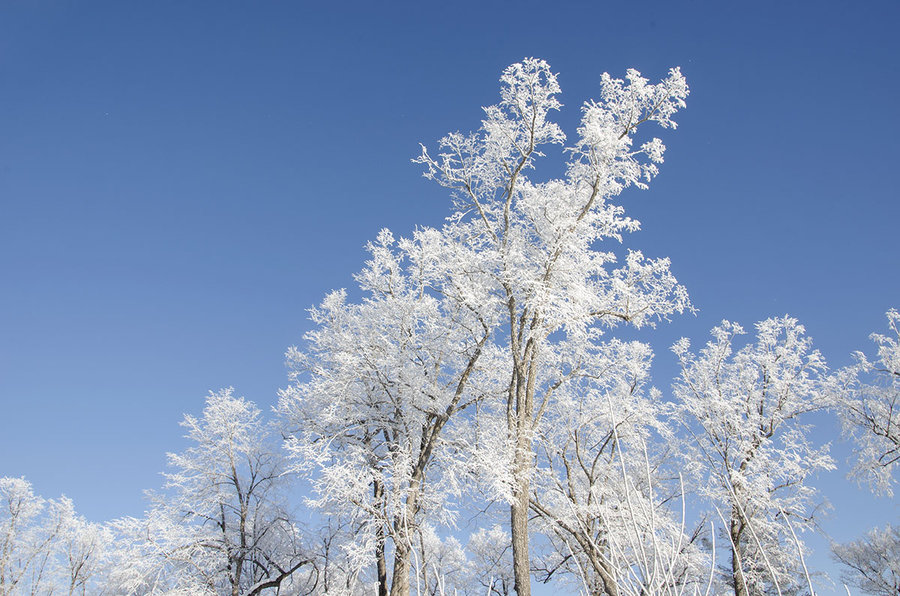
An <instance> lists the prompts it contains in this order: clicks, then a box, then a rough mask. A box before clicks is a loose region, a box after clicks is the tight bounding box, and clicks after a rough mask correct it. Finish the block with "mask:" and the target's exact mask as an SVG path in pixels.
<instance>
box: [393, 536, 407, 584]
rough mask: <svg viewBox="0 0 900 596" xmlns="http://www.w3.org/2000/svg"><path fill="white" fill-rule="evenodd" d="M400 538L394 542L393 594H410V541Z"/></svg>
mask: <svg viewBox="0 0 900 596" xmlns="http://www.w3.org/2000/svg"><path fill="white" fill-rule="evenodd" d="M402 542H403V541H401V540H398V541H397V542H396V543H395V544H394V575H393V577H392V578H391V596H409V571H410V565H409V559H410V553H411V550H412V549H411V548H410V544H409V543H405V544H403V543H402Z"/></svg>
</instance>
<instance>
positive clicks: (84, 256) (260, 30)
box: [0, 1, 900, 564]
mask: <svg viewBox="0 0 900 596" xmlns="http://www.w3.org/2000/svg"><path fill="white" fill-rule="evenodd" d="M560 4H561V5H560V6H555V5H553V4H551V3H547V2H532V1H524V2H516V3H507V2H495V3H484V2H478V3H476V2H454V3H441V4H439V5H438V4H437V3H422V2H417V3H413V2H391V3H373V2H366V3H362V2H359V3H352V2H335V3H331V4H330V5H326V3H299V2H297V3H287V2H271V3H252V4H251V3H237V2H192V3H182V2H152V3H151V2H145V3H134V2H131V3H122V2H112V1H110V2H99V1H97V2H25V1H10V2H5V3H3V4H2V6H0V475H14V476H18V475H25V476H26V477H28V479H29V480H31V481H32V482H33V483H34V485H35V489H36V491H38V492H39V493H41V494H43V495H45V496H55V495H59V494H60V493H65V494H66V495H68V496H69V497H71V498H73V499H74V500H75V503H76V506H77V508H78V510H79V511H80V512H82V513H83V514H85V515H87V516H88V517H89V518H92V519H96V520H99V519H109V518H112V517H116V516H120V515H138V514H140V513H141V512H142V511H143V508H144V505H145V503H144V501H143V500H142V496H141V491H142V490H143V489H147V488H154V487H158V486H159V485H160V482H161V478H160V476H159V472H160V471H161V470H163V469H164V466H165V455H164V454H165V452H166V451H174V450H179V449H181V448H182V446H183V445H184V443H183V441H182V440H181V434H182V432H181V431H182V429H181V428H179V426H178V421H179V420H180V419H181V416H182V413H183V412H198V411H199V410H200V409H202V405H203V397H204V395H205V394H206V392H207V391H208V390H210V389H217V388H219V387H225V386H234V387H235V390H236V393H238V394H240V395H245V396H246V397H248V398H249V399H252V400H254V401H256V402H257V403H259V404H260V405H261V407H263V408H267V407H268V406H270V405H272V404H273V403H274V402H275V400H276V391H277V389H278V388H279V387H282V386H285V385H286V382H287V381H286V374H285V369H284V364H283V354H284V351H285V350H286V348H287V347H288V346H290V345H291V344H296V343H299V342H301V340H302V335H303V333H304V331H305V330H307V329H308V328H309V325H308V323H307V321H306V309H307V308H308V307H309V306H311V305H313V304H315V303H317V302H318V301H319V300H320V299H321V298H322V297H323V296H324V295H325V293H326V292H328V291H329V290H330V289H333V288H338V287H345V286H349V285H351V284H352V277H351V276H352V274H353V273H354V272H355V271H357V270H358V269H359V268H360V267H361V265H362V262H363V260H364V258H365V255H364V252H363V245H364V244H365V242H366V241H367V240H369V239H372V238H374V236H375V234H376V233H377V231H378V230H379V229H380V228H382V227H390V228H391V229H392V230H394V232H395V233H396V234H398V235H404V234H408V233H410V232H411V231H412V230H413V228H414V227H415V226H416V225H439V224H440V222H441V220H442V218H443V217H444V216H445V215H446V214H447V213H448V210H449V200H448V197H447V196H446V194H445V193H444V192H443V190H442V189H440V188H439V187H437V186H436V185H434V184H431V183H429V182H428V181H426V180H424V179H423V178H421V176H420V174H421V171H420V169H419V168H418V167H417V166H416V165H414V164H411V163H410V159H411V158H412V157H414V156H415V155H416V154H417V152H418V143H419V142H423V143H426V144H428V145H430V146H432V147H433V146H434V145H435V141H436V139H438V138H439V137H441V136H443V135H444V134H445V133H447V132H449V131H451V130H470V129H474V128H477V126H478V124H479V120H480V116H481V112H480V106H483V105H488V104H491V103H494V102H495V101H496V98H497V90H498V83H497V79H498V77H499V73H500V71H501V70H502V69H503V67H505V66H506V65H508V64H510V63H512V62H515V61H518V60H520V59H521V58H523V57H525V56H536V57H540V58H544V59H546V60H547V61H548V62H549V63H550V64H551V66H552V67H553V69H554V70H555V71H556V72H558V73H560V83H561V85H562V88H563V95H562V101H563V103H564V104H566V107H565V108H564V109H563V112H562V114H561V115H560V122H561V124H562V125H563V127H564V129H565V130H566V131H567V132H568V133H569V134H570V135H572V134H574V127H575V125H576V123H577V119H578V115H579V112H578V107H579V106H580V104H581V103H582V101H584V100H585V99H587V98H590V97H593V96H596V95H597V94H598V90H599V79H600V74H601V73H602V72H604V71H608V72H610V73H611V74H613V75H615V76H622V75H623V74H624V72H625V69H626V68H629V67H633V68H636V69H638V70H640V71H641V72H642V73H644V74H645V75H647V76H649V77H651V78H658V77H660V76H663V75H664V74H665V72H666V71H667V69H668V68H669V67H671V66H680V67H681V68H682V71H683V72H684V74H685V75H686V76H687V78H688V82H689V83H690V85H691V89H692V93H691V96H690V98H689V101H688V109H687V110H686V111H684V112H683V113H682V114H681V115H680V116H679V118H678V121H679V124H680V126H679V129H678V130H677V131H676V132H674V133H672V132H669V131H664V134H663V137H664V140H665V141H666V144H667V145H668V148H669V149H668V152H667V155H666V163H665V164H664V165H663V167H662V172H661V175H660V176H659V177H658V178H657V180H656V181H655V182H654V184H653V185H652V188H651V189H650V191H648V192H638V191H633V192H629V193H628V194H627V195H626V196H623V201H624V204H625V206H626V209H627V210H628V212H629V213H630V214H631V215H632V216H634V217H637V218H638V219H640V220H641V221H642V223H643V228H644V229H643V230H642V231H641V232H639V233H637V234H634V235H633V236H632V237H631V238H630V239H629V240H628V244H629V246H633V247H635V248H640V249H642V250H643V251H644V252H645V253H646V254H648V255H650V256H669V257H671V259H672V262H673V271H674V272H675V274H676V275H677V276H678V277H679V279H680V281H682V283H684V284H685V285H686V286H687V288H688V290H689V292H690V294H691V297H692V299H693V301H694V303H695V305H696V306H697V307H698V308H699V312H698V314H697V315H696V316H683V317H680V318H678V319H676V320H675V321H673V323H672V324H670V325H664V326H662V327H660V328H658V329H656V330H655V331H654V332H653V333H648V334H647V335H646V338H647V339H648V340H649V341H651V342H652V343H653V345H654V347H655V349H656V351H657V360H656V367H655V375H654V378H655V383H656V384H657V385H658V386H659V387H660V388H662V389H664V390H666V391H667V388H668V384H669V381H670V379H671V377H672V374H673V373H674V361H673V358H672V356H671V355H670V354H669V353H668V346H669V345H671V343H672V342H673V341H674V340H675V339H677V338H678V337H680V336H682V335H686V336H689V337H691V338H692V339H693V340H694V343H695V345H699V344H700V343H702V342H704V341H706V338H707V334H708V331H709V329H710V328H711V327H712V326H713V325H715V324H716V323H717V322H719V321H720V320H721V319H723V318H729V319H732V320H737V321H739V322H741V323H742V324H744V325H745V327H748V328H749V327H750V326H752V323H753V322H754V321H757V320H759V319H763V318H765V317H768V316H773V315H782V314H785V313H789V314H791V315H793V316H795V317H797V318H799V319H800V320H801V322H803V323H804V324H805V325H806V327H807V330H808V332H809V334H810V335H811V336H812V337H813V338H814V340H815V343H816V346H817V347H819V348H820V349H821V350H822V351H823V353H824V354H825V356H826V358H827V360H828V362H829V364H831V365H832V367H838V366H843V365H846V364H848V363H849V362H850V357H849V354H850V352H851V351H853V350H857V349H863V350H867V351H869V352H871V351H872V350H871V343H870V342H869V340H868V339H867V337H868V334H869V333H871V332H873V331H883V330H884V329H886V327H885V319H884V316H883V315H884V312H885V310H887V309H888V308H890V307H900V276H898V271H900V240H898V238H900V235H898V233H897V227H898V226H897V222H898V221H900V201H898V191H897V190H896V189H897V186H896V176H895V174H896V170H897V166H896V161H897V157H898V144H897V143H898V139H900V117H898V112H897V109H896V101H897V97H900V41H898V38H897V36H896V27H897V23H898V22H900V19H898V17H900V4H898V3H896V2H866V3H857V4H855V5H854V4H852V3H850V2H847V3H839V2H816V3H812V2H805V3H801V2H762V3H752V4H751V3H740V4H738V3H722V2H717V3H714V2H682V3H674V2H631V3H622V2H620V3H606V2H569V3H560ZM557 173H558V172H555V173H554V174H557ZM833 430H834V429H831V431H828V430H827V428H825V429H824V430H822V431H821V432H822V433H823V435H822V437H821V438H822V439H823V440H827V439H828V438H830V436H829V435H828V433H829V432H833ZM837 447H838V451H837V454H838V455H839V456H841V454H842V453H843V451H841V449H843V447H841V446H840V445H837ZM821 484H822V487H823V490H825V492H827V493H829V494H830V495H831V498H832V501H833V503H834V506H835V511H834V514H833V518H832V520H830V521H829V522H828V524H827V526H826V527H827V529H829V531H831V532H832V533H833V534H834V535H835V536H836V537H837V538H838V539H841V540H846V539H848V538H851V537H853V536H857V535H859V534H861V533H862V532H863V531H864V530H866V529H868V528H869V527H871V526H873V525H876V524H884V523H886V522H888V521H896V519H897V518H898V515H897V514H898V509H897V507H896V505H893V504H892V503H891V502H889V501H886V500H884V499H882V500H875V499H873V498H872V497H870V496H869V495H868V493H867V492H865V491H861V490H857V489H856V488H855V487H853V486H848V485H847V483H846V482H844V481H843V480H842V476H841V473H836V474H834V475H830V476H828V477H826V478H822V480H821ZM823 564H824V563H823Z"/></svg>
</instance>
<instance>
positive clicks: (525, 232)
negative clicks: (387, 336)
mask: <svg viewBox="0 0 900 596" xmlns="http://www.w3.org/2000/svg"><path fill="white" fill-rule="evenodd" d="M500 80H501V91H500V95H501V100H500V103H499V104H497V105H493V106H490V107H487V108H485V109H484V113H485V118H484V120H483V121H482V125H481V128H480V129H479V130H478V131H477V132H476V133H473V134H468V135H465V134H461V133H452V134H450V135H448V136H446V137H444V138H443V139H441V141H440V143H439V145H440V149H439V153H438V154H437V155H432V154H431V153H429V152H428V151H427V150H426V149H425V148H424V147H423V150H422V154H421V156H420V157H419V158H418V160H417V161H418V162H419V163H421V164H423V165H424V167H425V176H426V177H427V178H429V179H432V180H434V181H436V182H437V183H439V184H440V185H442V186H444V187H446V188H449V189H450V190H451V191H452V192H453V196H454V211H453V213H452V214H451V215H450V217H449V218H448V219H447V222H446V224H445V225H444V226H443V227H442V229H441V230H440V231H437V230H430V229H424V230H419V231H417V232H416V234H415V235H414V237H413V241H414V242H415V244H416V246H417V247H419V248H418V249H417V250H420V251H421V252H422V253H427V254H429V259H430V261H431V262H433V263H434V264H435V266H434V267H432V271H433V273H432V274H431V276H432V279H433V280H434V281H433V284H434V286H435V288H436V290H437V291H438V292H440V294H441V295H442V296H445V297H447V298H450V299H452V300H454V301H455V302H456V303H457V304H458V305H459V308H460V309H464V310H469V311H471V312H472V313H476V314H477V318H478V319H479V320H481V321H483V322H484V323H485V324H487V325H488V326H489V328H490V330H491V331H492V333H491V341H492V342H493V349H492V350H491V351H492V352H494V353H496V354H498V355H499V357H500V358H501V359H500V360H499V361H498V364H497V366H496V370H495V374H496V377H497V384H498V385H500V386H502V387H503V388H504V393H503V395H502V396H500V397H499V398H498V399H496V400H493V401H492V402H491V403H486V405H485V407H484V409H482V410H481V412H480V413H481V416H482V419H483V420H485V422H488V421H490V422H492V423H493V422H496V423H497V424H495V425H494V427H493V429H492V430H487V429H485V430H484V432H482V434H481V436H480V437H479V441H478V442H477V444H476V443H474V442H473V445H474V446H475V447H477V448H479V449H480V450H481V451H482V454H481V455H479V454H478V453H473V454H472V455H471V458H472V461H474V462H480V463H483V464H486V466H485V469H484V473H483V474H482V478H486V479H492V484H493V489H494V490H495V495H496V497H497V498H502V499H504V500H506V501H507V502H509V504H510V527H511V540H512V551H513V568H514V574H515V590H516V592H517V593H518V594H519V596H528V595H529V594H530V593H531V584H530V556H529V529H528V519H529V516H530V512H531V502H530V500H531V496H532V480H533V476H534V473H535V452H534V450H535V444H534V441H535V438H536V432H537V429H538V428H539V427H540V425H541V422H542V418H543V417H544V415H545V413H546V412H547V410H548V407H549V406H550V404H551V403H552V402H553V400H554V399H555V394H556V393H557V392H558V391H559V390H560V388H561V386H562V385H564V384H566V383H568V382H569V380H570V379H572V378H573V377H577V374H576V375H574V376H573V374H572V373H573V372H577V371H578V370H579V369H580V367H581V366H582V363H583V362H584V361H585V360H586V358H587V357H588V356H589V354H590V348H591V346H593V345H594V342H596V341H597V338H598V337H599V336H600V335H601V333H602V332H603V331H604V330H605V329H608V328H610V327H613V326H615V325H616V324H618V323H628V324H631V325H634V326H636V327H639V326H641V325H645V324H651V323H652V322H653V321H655V320H657V319H659V318H664V317H667V316H669V315H671V314H672V313H675V312H680V311H682V310H684V309H685V308H687V307H688V306H689V305H688V299H687V294H686V292H685V290H684V288H682V287H681V286H679V285H678V284H677V282H676V280H675V278H674V276H673V275H672V274H671V273H670V271H669V261H668V260H667V259H658V260H651V259H645V258H644V256H643V255H642V254H641V253H640V252H637V251H632V252H628V253H627V254H626V255H624V258H623V259H622V262H621V263H619V264H617V263H616V260H617V258H616V255H615V253H614V252H612V250H611V249H610V248H607V246H608V245H607V244H604V241H606V242H614V243H618V242H620V241H621V240H622V236H623V235H624V234H626V233H628V232H632V231H635V230H637V229H638V227H639V224H638V222H636V221H634V220H632V219H630V218H628V217H626V216H625V215H624V211H623V209H622V207H621V206H619V205H617V204H615V203H614V202H613V199H614V197H616V196H617V195H619V194H620V193H621V192H622V191H623V190H624V189H626V188H628V187H630V186H636V187H639V188H645V187H646V185H647V182H649V180H650V179H651V178H652V177H653V176H654V175H655V174H656V173H657V164H658V163H660V162H661V161H662V156H663V150H664V146H663V144H662V143H661V142H660V140H659V139H648V140H647V141H646V142H644V143H642V144H640V145H639V146H635V140H634V139H635V133H636V130H637V128H638V127H639V126H640V125H642V124H644V123H647V122H651V121H652V122H656V123H657V124H659V125H661V126H663V127H674V126H675V123H674V121H673V120H672V117H673V116H674V114H675V112H676V111H677V110H678V109H680V108H682V107H684V105H685V103H684V100H685V98H686V96H687V94H688V88H687V84H686V83H685V79H684V77H683V76H682V75H681V73H680V72H679V71H678V69H673V70H672V71H670V72H669V75H668V76H667V77H666V78H665V79H664V80H663V81H662V82H660V83H658V84H650V83H649V82H648V81H647V79H645V78H643V77H641V76H640V73H638V72H637V71H635V70H629V71H628V73H627V81H622V80H617V79H614V78H612V77H610V76H609V75H606V74H604V75H603V78H602V87H601V90H600V93H601V99H600V101H596V102H595V101H591V102H587V103H585V104H584V106H583V108H582V119H581V125H580V127H579V128H578V131H577V139H576V140H575V142H574V143H573V145H572V146H571V147H570V148H569V149H568V152H567V155H568V160H567V163H566V166H565V175H564V177H563V178H561V179H548V178H549V177H546V176H544V177H542V179H543V180H546V181H544V182H537V181H532V180H529V179H528V175H529V171H530V170H531V169H532V168H534V167H535V165H536V161H537V158H538V157H540V156H541V155H542V151H543V149H544V148H545V147H546V146H548V145H554V144H556V145H562V144H563V143H564V142H565V135H564V134H563V132H562V130H561V129H560V127H559V126H558V125H557V124H555V123H554V122H553V121H552V120H551V115H552V112H554V111H556V110H558V109H559V107H560V105H561V104H560V102H559V100H558V99H557V95H558V94H559V92H560V87H559V84H558V81H557V77H556V75H555V74H554V73H553V72H552V71H551V70H550V67H549V65H548V64H547V63H546V62H544V61H542V60H536V59H531V58H529V59H526V60H524V61H522V62H521V63H518V64H513V65H512V66H509V67H508V68H507V69H506V70H504V72H503V74H502V76H501V79H500ZM487 349H488V346H486V350H487ZM586 350H587V351H586Z"/></svg>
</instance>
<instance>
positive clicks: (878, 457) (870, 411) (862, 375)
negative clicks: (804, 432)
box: [838, 309, 900, 496]
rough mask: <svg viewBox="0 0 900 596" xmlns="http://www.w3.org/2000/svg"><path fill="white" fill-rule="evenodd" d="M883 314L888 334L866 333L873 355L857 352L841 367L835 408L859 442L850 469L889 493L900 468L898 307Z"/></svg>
mask: <svg viewBox="0 0 900 596" xmlns="http://www.w3.org/2000/svg"><path fill="white" fill-rule="evenodd" d="M887 319H888V326H889V327H890V334H889V335H881V334H879V333H873V334H872V336H871V337H872V341H874V342H875V344H876V346H877V347H878V350H877V355H876V358H875V361H874V362H873V361H870V360H869V359H868V358H866V356H865V354H863V353H862V352H856V354H855V357H856V361H857V362H856V365H855V366H853V367H850V368H849V369H846V370H844V371H842V373H843V375H842V376H843V377H844V379H846V380H848V382H847V385H848V386H847V387H846V388H845V390H843V391H841V392H839V393H838V396H839V397H838V409H839V412H840V414H841V418H842V420H843V423H844V428H845V429H846V431H847V432H848V434H850V435H851V436H852V437H853V438H854V439H855V440H856V442H857V444H858V445H859V453H858V460H857V463H856V465H855V466H854V468H853V471H852V472H851V475H852V476H854V477H855V478H857V479H858V480H860V481H861V482H864V483H866V484H868V485H869V486H870V487H872V489H873V490H874V491H875V492H877V493H881V494H885V495H888V496H892V495H893V485H894V484H895V483H896V478H895V473H896V470H897V469H898V468H900V463H898V462H900V312H897V311H896V310H893V309H892V310H889V311H888V312H887Z"/></svg>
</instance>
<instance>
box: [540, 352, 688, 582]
mask: <svg viewBox="0 0 900 596" xmlns="http://www.w3.org/2000/svg"><path fill="white" fill-rule="evenodd" d="M651 358H652V352H651V350H650V347H649V346H647V345H646V344H643V343H640V342H621V341H617V340H613V341H610V342H607V343H605V344H603V345H602V346H600V347H599V348H598V349H595V350H593V353H592V356H591V357H590V358H588V359H586V361H585V362H583V363H582V366H581V369H580V370H578V371H577V372H576V373H574V376H577V377H578V378H577V379H572V380H570V382H568V383H566V384H565V385H564V386H562V387H561V388H560V390H559V391H557V393H556V399H555V400H554V403H553V404H552V405H551V406H550V407H549V408H548V410H547V415H546V416H545V418H544V423H543V424H542V425H541V426H540V427H539V429H538V433H537V439H536V441H535V442H536V445H537V460H536V462H537V473H536V479H535V485H534V494H533V496H532V505H531V506H532V509H533V510H534V512H535V514H536V516H537V517H538V519H539V522H540V523H539V524H538V527H540V528H541V529H542V531H543V533H545V534H547V535H548V536H550V537H551V543H552V544H553V546H554V548H551V549H548V550H549V554H548V555H547V556H546V557H545V558H544V561H543V563H542V567H543V568H544V572H543V573H544V575H545V580H549V579H550V578H551V577H553V576H558V575H568V576H569V578H570V580H574V582H575V584H576V585H579V586H581V587H582V588H584V589H585V590H586V591H587V592H588V593H590V594H593V595H597V596H600V595H608V596H624V595H625V594H638V595H639V594H647V593H649V594H657V595H660V596H661V595H663V594H667V593H680V592H681V591H683V589H684V588H683V587H684V586H685V585H688V584H691V583H698V582H699V581H701V579H700V578H701V576H702V566H703V563H704V561H703V560H702V559H703V557H701V556H700V554H699V552H698V550H697V548H696V546H695V545H694V544H693V539H692V537H691V536H687V535H685V534H684V531H683V521H682V523H681V524H680V523H679V521H678V520H677V519H675V517H674V515H672V512H671V511H670V509H669V507H668V504H669V502H670V501H672V500H676V501H677V499H678V497H679V494H680V490H681V489H680V487H679V486H677V484H676V485H675V486H672V484H673V483H672V482H671V478H672V476H669V477H668V478H666V477H665V475H664V474H663V473H662V470H661V468H660V461H661V460H662V459H664V458H663V457H662V456H663V455H665V454H664V453H662V454H650V453H649V450H650V447H649V445H650V442H651V432H653V431H654V430H655V431H656V432H659V433H662V434H663V435H664V436H665V435H668V434H669V433H668V429H667V428H666V427H665V425H664V424H663V423H662V422H661V420H660V419H659V418H660V416H659V415H660V413H661V409H660V403H661V400H660V398H659V396H658V392H657V391H656V390H654V389H648V388H647V386H646V385H647V381H648V378H649V369H650V361H651ZM651 460H652V461H651ZM673 488H674V489H675V490H672V489H673Z"/></svg>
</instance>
